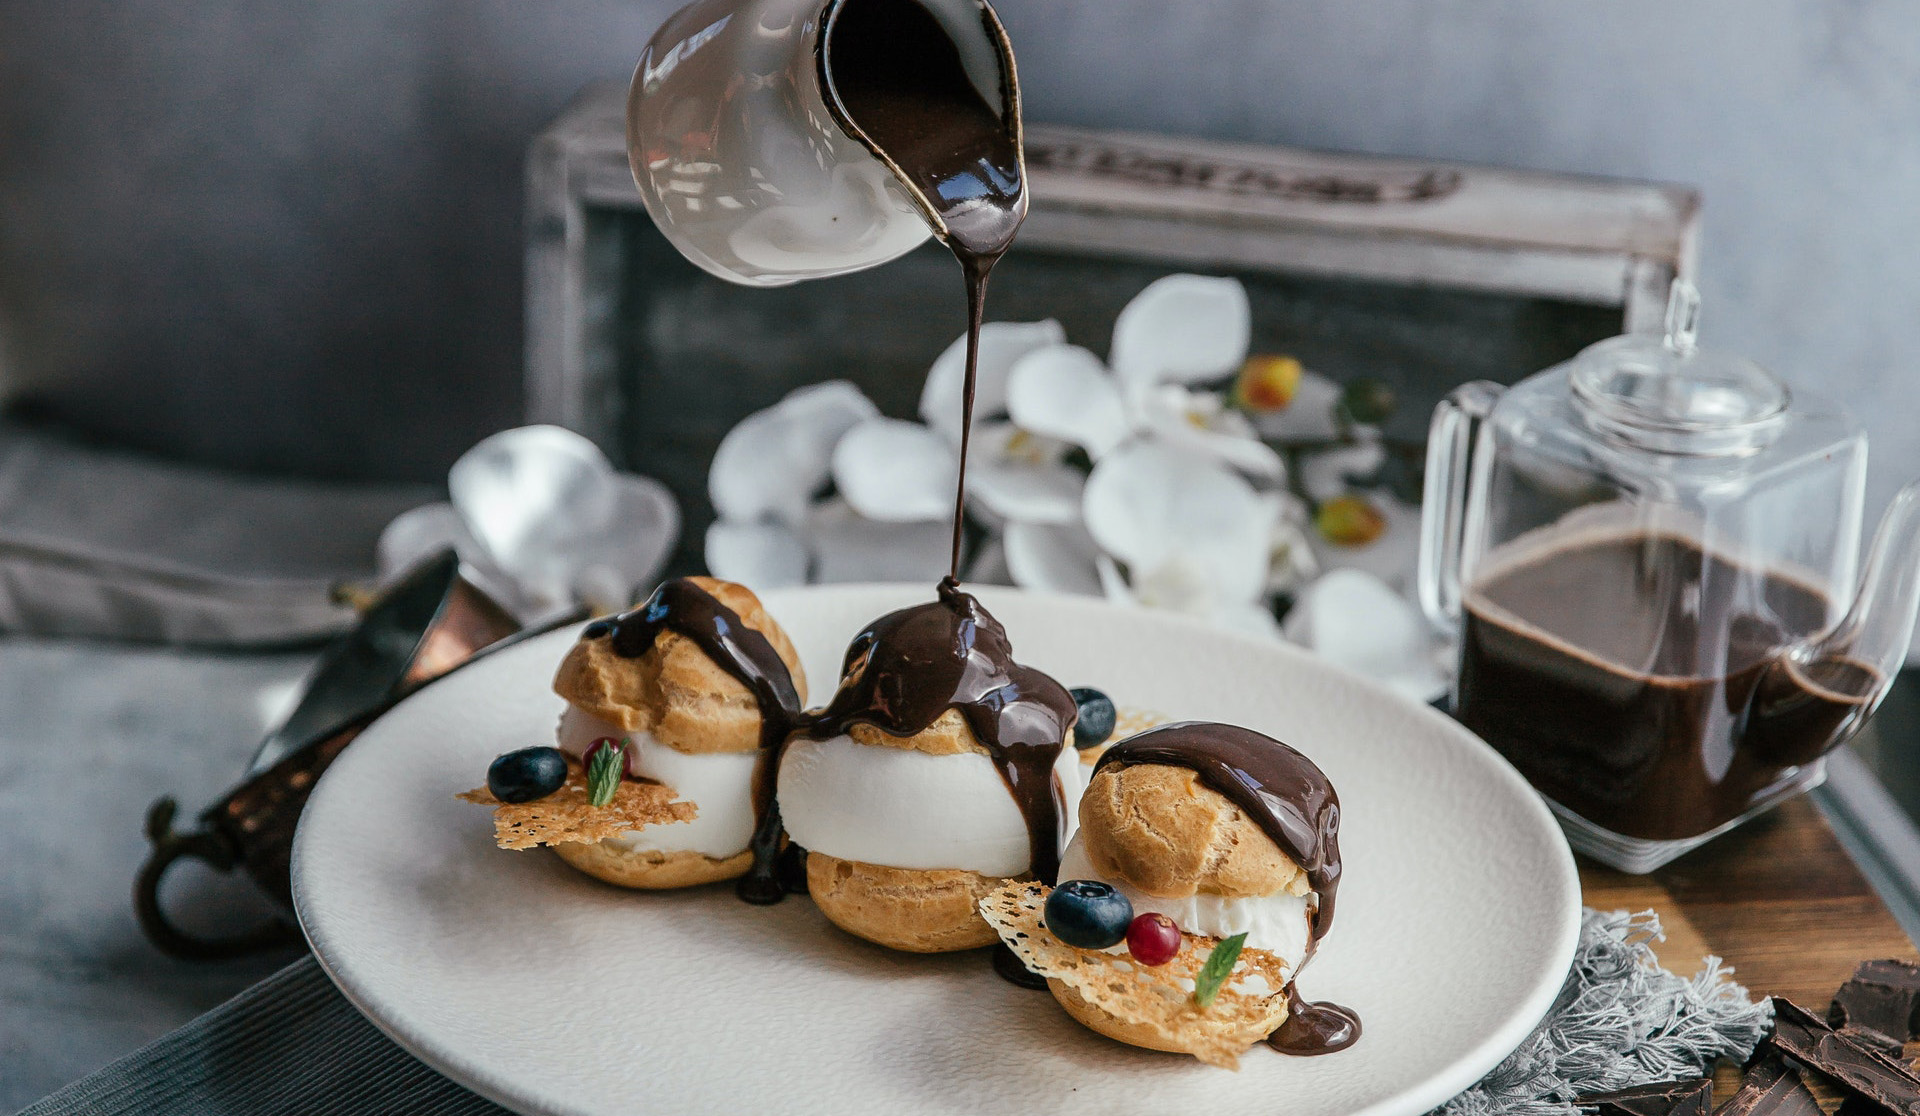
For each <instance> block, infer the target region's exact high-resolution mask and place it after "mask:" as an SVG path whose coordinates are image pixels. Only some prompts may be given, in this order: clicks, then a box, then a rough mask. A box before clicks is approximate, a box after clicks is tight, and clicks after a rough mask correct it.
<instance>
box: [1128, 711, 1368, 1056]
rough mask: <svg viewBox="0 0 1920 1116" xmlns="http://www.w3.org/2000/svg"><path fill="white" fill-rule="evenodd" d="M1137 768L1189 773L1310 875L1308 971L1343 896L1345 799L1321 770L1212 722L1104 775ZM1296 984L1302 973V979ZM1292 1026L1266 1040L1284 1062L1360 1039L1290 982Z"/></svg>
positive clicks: (1168, 733) (1166, 733) (1144, 739)
mask: <svg viewBox="0 0 1920 1116" xmlns="http://www.w3.org/2000/svg"><path fill="white" fill-rule="evenodd" d="M1135 764H1161V765H1165V766H1168V767H1184V768H1186V769H1188V770H1189V771H1192V772H1194V773H1195V774H1196V775H1198V776H1199V777H1200V782H1201V783H1202V784H1203V785H1205V786H1206V787H1207V788H1208V789H1210V790H1213V791H1215V792H1217V793H1219V794H1221V795H1223V796H1225V797H1226V799H1227V800H1228V801H1230V802H1232V803H1233V804H1234V805H1235V806H1238V807H1240V809H1241V810H1243V811H1245V812H1246V815H1247V816H1248V817H1250V818H1252V819H1253V821H1254V824H1255V825H1258V826H1259V827H1260V830H1261V832H1263V833H1265V834H1266V835H1267V836H1268V837H1269V838H1271V839H1272V840H1273V843H1274V844H1275V845H1277V846H1279V848H1280V851H1281V852H1284V853H1286V854H1287V855H1288V856H1289V857H1292V858H1293V862H1294V863H1295V864H1298V865H1299V866H1300V867H1301V868H1302V869H1304V870H1305V871H1306V873H1307V883H1308V885H1309V886H1310V887H1312V888H1313V891H1314V894H1315V895H1316V896H1317V897H1318V905H1317V906H1316V907H1315V908H1314V912H1313V919H1312V922H1311V924H1310V927H1309V931H1310V940H1309V941H1308V943H1307V956H1306V957H1305V958H1303V959H1302V960H1301V962H1300V966H1301V968H1305V967H1306V964H1307V961H1309V960H1312V958H1313V953H1314V950H1315V949H1316V948H1318V946H1319V944H1320V939H1321V938H1323V937H1325V936H1326V933H1327V931H1328V930H1329V929H1330V928H1331V927H1332V926H1333V911H1334V897H1335V894H1336V893H1337V892H1338V891H1339V889H1340V796H1339V795H1337V794H1335V793H1334V790H1333V784H1332V783H1330V782H1328V781H1327V776H1326V773H1325V772H1323V771H1321V770H1320V768H1319V767H1318V766H1316V765H1315V764H1314V762H1313V761H1312V760H1310V759H1308V758H1307V757H1306V756H1303V755H1301V754H1300V753H1299V752H1297V751H1294V750H1293V749H1292V748H1289V747H1287V746H1286V745H1285V744H1282V743H1280V742H1279V741H1278V740H1275V739H1273V738H1272V737H1270V736H1263V735H1261V734H1260V733H1257V732H1254V731H1253V730H1252V729H1244V728H1239V727H1237V726H1234V725H1222V724H1215V723H1213V722H1209V721H1181V722H1179V723H1177V724H1171V725H1161V726H1160V727H1159V728H1154V729H1149V730H1147V731H1146V732H1143V733H1141V734H1139V735H1138V736H1134V737H1131V738H1129V739H1127V740H1123V741H1121V742H1120V743H1118V744H1115V745H1114V746H1113V747H1111V748H1109V749H1107V751H1106V754H1105V755H1103V756H1101V757H1100V761H1099V762H1098V763H1096V764H1094V767H1093V771H1094V774H1096V775H1098V774H1099V773H1100V772H1101V771H1102V770H1104V769H1105V768H1107V767H1113V768H1115V769H1116V770H1118V769H1119V768H1123V767H1129V766H1132V765H1135ZM1296 976H1297V971H1296ZM1286 991H1287V1018H1286V1021H1285V1022H1284V1023H1282V1024H1281V1025H1280V1028H1279V1029H1278V1030H1276V1031H1274V1032H1273V1034H1271V1035H1269V1036H1267V1045H1269V1046H1271V1047H1273V1048H1274V1049H1275V1050H1278V1051H1280V1052H1281V1053H1283V1054H1296V1055H1313V1054H1331V1053H1333V1052H1334V1051H1336V1050H1344V1049H1346V1048H1347V1047H1349V1046H1352V1045H1353V1044H1354V1043H1355V1042H1357V1041H1358V1040H1359V1038H1360V1017H1359V1016H1357V1015H1355V1014H1354V1013H1353V1012H1352V1011H1350V1010H1349V1009H1347V1008H1343V1007H1341V1006H1340V1005H1338V1004H1325V1003H1312V1002H1310V1001H1307V1000H1304V999H1302V998H1301V997H1300V993H1299V990H1298V989H1297V988H1295V987H1294V982H1293V981H1291V980H1290V981H1288V982H1287V989H1286Z"/></svg>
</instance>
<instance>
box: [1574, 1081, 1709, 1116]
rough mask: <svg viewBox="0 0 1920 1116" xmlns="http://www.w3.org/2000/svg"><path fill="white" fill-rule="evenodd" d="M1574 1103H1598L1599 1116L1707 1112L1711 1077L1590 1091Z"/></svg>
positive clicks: (1700, 1114) (1696, 1115)
mask: <svg viewBox="0 0 1920 1116" xmlns="http://www.w3.org/2000/svg"><path fill="white" fill-rule="evenodd" d="M1574 1103H1576V1104H1578V1105H1579V1106H1580V1107H1582V1108H1587V1107H1590V1106H1598V1107H1599V1109H1600V1112H1599V1116H1707V1112H1708V1111H1709V1110H1710V1109H1712V1108H1713V1079H1712V1078H1710V1077H1689V1078H1685V1079H1683V1080H1680V1081H1656V1082H1654V1083H1652V1084H1650V1085H1635V1086H1633V1087H1632V1088H1631V1089H1617V1090H1615V1091H1614V1092H1611V1093H1590V1094H1588V1095H1586V1096H1584V1097H1581V1098H1580V1099H1579V1100H1578V1101H1575V1102H1574Z"/></svg>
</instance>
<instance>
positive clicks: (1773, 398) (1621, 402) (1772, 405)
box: [1570, 279, 1792, 456]
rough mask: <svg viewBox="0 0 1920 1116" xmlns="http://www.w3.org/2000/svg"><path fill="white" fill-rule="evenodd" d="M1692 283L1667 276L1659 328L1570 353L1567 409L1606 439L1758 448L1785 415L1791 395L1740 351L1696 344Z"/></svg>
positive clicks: (1665, 448) (1710, 448) (1708, 449)
mask: <svg viewBox="0 0 1920 1116" xmlns="http://www.w3.org/2000/svg"><path fill="white" fill-rule="evenodd" d="M1699 322H1700V292H1699V290H1698V289H1697V288H1695V287H1694V285H1693V284H1692V283H1689V282H1687V281H1686V280H1684V279H1676V280H1674V283H1673V288H1672V292H1671V293H1670V294H1669V296H1668V299H1667V323H1666V333H1665V335H1664V336H1662V337H1655V336H1652V335H1650V334H1634V333H1629V334H1624V335H1622V336H1619V337H1610V338H1608V339H1607V340H1605V341H1600V342H1596V343H1594V344H1592V345H1589V346H1587V347H1586V348H1585V349H1583V350H1581V352H1580V354H1579V355H1578V356H1576V357H1574V358H1573V367H1572V370H1571V373H1570V378H1571V380H1572V387H1573V396H1574V400H1575V403H1576V405H1577V406H1576V409H1577V410H1578V411H1579V413H1580V415H1581V418H1582V419H1583V420H1584V421H1585V422H1586V424H1587V426H1588V427H1589V428H1590V429H1592V430H1593V431H1594V432H1595V433H1597V434H1599V435H1601V436H1602V437H1604V438H1606V439H1607V440H1609V441H1613V442H1619V443H1625V444H1627V445H1630V446H1635V447H1638V448H1642V449H1648V450H1653V451H1656V452H1660V453H1673V454H1686V455H1697V456H1717V455H1721V454H1750V453H1755V452H1758V451H1759V450H1761V449H1764V448H1765V447H1766V445H1767V444H1768V443H1769V442H1771V441H1772V440H1773V438H1774V436H1775V435H1776V434H1777V433H1778V432H1779V430H1780V427H1781V425H1782V424H1783V423H1784V422H1785V420H1786V416H1787V408H1788V406H1789V405H1790V404H1791V402H1792V394H1791V393H1790V392H1789V391H1788V390H1787V385H1786V384H1784V383H1782V382H1781V381H1780V378H1779V377H1777V376H1775V375H1774V374H1773V373H1771V372H1769V371H1767V370H1766V369H1764V368H1762V367H1760V366H1759V365H1758V364H1755V363H1753V362H1752V361H1750V360H1747V359H1746V358H1745V357H1739V356H1733V355H1730V354H1724V353H1715V352H1709V351H1705V350H1702V349H1700V348H1699V347H1697V346H1696V345H1695V343H1694V335H1695V333H1696V331H1697V329H1698V327H1699Z"/></svg>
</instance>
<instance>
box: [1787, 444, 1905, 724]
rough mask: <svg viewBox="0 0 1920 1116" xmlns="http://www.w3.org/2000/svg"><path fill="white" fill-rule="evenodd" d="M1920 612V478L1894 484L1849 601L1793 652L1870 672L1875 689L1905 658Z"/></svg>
mask: <svg viewBox="0 0 1920 1116" xmlns="http://www.w3.org/2000/svg"><path fill="white" fill-rule="evenodd" d="M1916 612H1920V481H1915V482H1913V483H1912V484H1909V485H1907V486H1906V487H1905V488H1903V489H1901V490H1900V494H1899V495H1898V496H1895V497H1894V499H1893V503H1892V504H1891V505H1889V506H1888V508H1887V513H1886V515H1884V516H1882V517H1881V519H1880V527H1879V529H1878V530H1876V531H1875V532H1874V535H1873V547H1872V549H1871V550H1870V551H1869V552H1868V555H1867V568H1866V570H1865V572H1864V573H1862V574H1861V575H1860V587H1859V589H1858V590H1857V591H1856V592H1855V593H1854V596H1853V607H1851V608H1849V609H1848V610H1847V615H1846V617H1845V619H1843V620H1841V621H1840V623H1839V624H1838V625H1836V626H1835V627H1834V628H1833V630H1832V631H1830V632H1827V633H1826V634H1825V635H1822V636H1818V637H1815V638H1814V639H1812V640H1809V641H1808V645H1807V646H1805V647H1804V648H1802V649H1800V653H1798V654H1796V655H1795V658H1797V659H1800V660H1801V661H1803V662H1817V661H1843V660H1845V661H1851V662H1852V663H1854V664H1856V665H1857V666H1859V667H1863V668H1866V669H1868V670H1870V671H1872V672H1873V673H1875V674H1876V675H1878V679H1877V687H1878V690H1879V691H1880V692H1879V693H1875V694H1874V695H1873V704H1878V702H1879V698H1880V697H1881V696H1882V695H1883V694H1884V692H1885V690H1886V688H1887V687H1888V686H1890V685H1891V684H1892V682H1893V676H1894V675H1895V674H1898V673H1899V671H1900V668H1901V666H1902V665H1904V664H1905V662H1906V657H1907V647H1908V645H1909V644H1910V643H1911V642H1912V641H1913V628H1914V619H1915V614H1916Z"/></svg>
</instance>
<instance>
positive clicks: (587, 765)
mask: <svg viewBox="0 0 1920 1116" xmlns="http://www.w3.org/2000/svg"><path fill="white" fill-rule="evenodd" d="M602 748H618V749H621V756H620V760H621V764H620V773H621V774H622V775H625V776H626V777H627V778H629V779H632V778H636V776H635V775H634V773H633V750H632V749H631V748H628V747H627V746H626V742H625V741H624V740H615V739H614V738H613V737H611V736H603V737H601V738H600V739H598V740H596V741H594V742H593V743H591V744H589V745H587V750H586V751H584V752H582V753H580V766H581V767H582V768H583V769H585V770H587V771H592V770H593V757H594V756H597V755H599V754H600V750H601V749H602Z"/></svg>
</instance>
